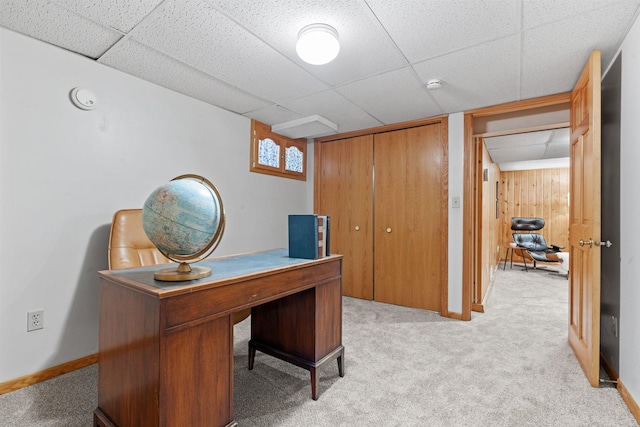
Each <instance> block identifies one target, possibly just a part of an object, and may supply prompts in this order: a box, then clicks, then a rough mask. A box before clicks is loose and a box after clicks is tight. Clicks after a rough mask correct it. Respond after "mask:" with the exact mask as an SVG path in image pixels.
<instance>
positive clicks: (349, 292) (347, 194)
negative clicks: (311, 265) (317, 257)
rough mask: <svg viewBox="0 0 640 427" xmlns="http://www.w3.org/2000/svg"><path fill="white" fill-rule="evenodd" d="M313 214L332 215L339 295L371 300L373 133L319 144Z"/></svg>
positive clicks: (332, 250)
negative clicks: (318, 176) (339, 258)
mask: <svg viewBox="0 0 640 427" xmlns="http://www.w3.org/2000/svg"><path fill="white" fill-rule="evenodd" d="M320 149H321V155H320V159H321V160H320V167H321V179H320V180H319V183H318V185H319V186H318V188H317V190H318V191H319V194H320V198H319V206H318V207H317V209H316V210H317V213H318V214H321V215H330V216H331V235H330V239H331V241H330V244H331V247H330V249H331V253H335V254H341V255H343V260H342V294H343V295H346V296H351V297H356V298H363V299H368V300H371V299H373V189H372V185H373V135H365V136H360V137H356V138H348V139H341V140H337V141H330V142H323V143H322V145H321V148H320Z"/></svg>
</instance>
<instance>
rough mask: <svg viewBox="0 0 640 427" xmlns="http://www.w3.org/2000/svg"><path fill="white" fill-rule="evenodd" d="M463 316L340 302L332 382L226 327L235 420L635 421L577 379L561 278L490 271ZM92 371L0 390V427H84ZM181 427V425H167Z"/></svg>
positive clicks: (242, 329)
mask: <svg viewBox="0 0 640 427" xmlns="http://www.w3.org/2000/svg"><path fill="white" fill-rule="evenodd" d="M496 274H497V276H496V281H495V283H494V286H493V288H492V289H491V293H490V296H489V300H488V303H487V312H486V313H484V314H478V313H475V314H474V316H473V319H472V321H470V322H460V321H454V320H448V319H443V318H441V317H440V316H439V315H437V314H434V313H430V312H425V311H422V310H415V309H409V308H404V307H398V306H391V305H387V304H381V303H375V302H369V301H362V300H358V299H353V298H344V325H343V343H344V345H345V348H346V353H345V359H346V364H345V370H346V375H345V377H344V378H340V377H339V376H338V370H337V365H335V364H331V365H329V366H327V367H326V368H325V369H323V370H322V371H321V372H320V373H319V378H320V384H319V393H320V398H319V400H318V401H313V400H312V399H311V390H310V385H309V374H308V372H307V371H305V370H303V369H300V368H297V367H295V366H291V365H288V364H286V363H284V362H280V361H278V360H275V359H273V358H271V357H269V356H266V355H263V354H261V353H258V354H257V356H256V361H255V368H254V370H253V371H248V370H247V369H246V355H247V341H248V338H249V322H248V321H244V322H242V323H241V324H239V325H236V329H235V335H236V336H235V341H236V346H235V363H236V367H235V399H234V400H235V416H236V420H237V421H238V423H239V425H240V426H292V427H293V426H295V427H300V426H492V427H493V426H637V425H638V424H637V423H636V422H635V420H634V418H633V417H632V415H631V414H630V412H629V410H628V409H627V407H626V406H625V404H624V402H623V401H622V399H621V398H620V396H619V394H618V392H617V391H616V390H615V389H613V388H611V387H605V388H599V389H594V388H592V387H590V386H589V384H588V382H587V380H586V379H585V377H584V375H583V374H582V371H581V370H580V367H579V365H578V363H577V361H576V359H575V357H574V356H573V353H572V351H571V349H570V348H569V345H568V343H567V326H566V322H567V280H566V279H565V278H563V277H560V276H557V275H550V274H548V272H544V271H540V270H538V271H530V272H528V273H526V272H524V271H521V270H520V269H518V268H516V267H515V266H514V269H513V270H510V269H507V271H504V272H503V271H502V270H499V271H498V272H497V273H496ZM95 390H96V369H95V366H94V367H89V368H86V369H84V370H81V371H78V372H75V373H72V374H69V375H66V376H63V377H59V378H56V379H53V380H50V381H47V382H45V383H42V384H38V385H36V386H32V387H29V388H27V389H23V390H19V391H16V392H13V393H9V394H6V395H3V396H0V425H1V426H7V427H9V426H38V427H41V426H65V427H72V426H87V427H88V426H90V425H91V411H92V410H93V408H94V407H95V405H96V400H97V398H96V391H95ZM179 427H182V426H179Z"/></svg>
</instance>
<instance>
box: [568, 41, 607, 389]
mask: <svg viewBox="0 0 640 427" xmlns="http://www.w3.org/2000/svg"><path fill="white" fill-rule="evenodd" d="M600 76H601V72H600V52H599V51H595V52H593V53H592V54H591V57H590V58H589V61H588V62H587V65H586V66H585V68H584V70H583V71H582V74H581V75H580V78H579V79H578V82H577V83H576V86H575V88H574V89H573V92H572V93H571V178H570V181H571V184H570V188H571V192H570V206H569V244H570V255H569V258H570V262H569V268H570V273H569V342H570V344H571V347H572V348H573V351H574V352H575V354H576V357H577V359H578V361H579V362H580V366H582V369H583V370H584V372H585V374H586V376H587V379H588V380H589V383H590V384H591V385H592V386H593V387H597V386H598V384H599V366H600V364H599V353H600V246H599V244H600V213H601V212H600V168H601V166H600V161H601V154H600Z"/></svg>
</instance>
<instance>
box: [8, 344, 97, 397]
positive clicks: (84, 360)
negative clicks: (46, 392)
mask: <svg viewBox="0 0 640 427" xmlns="http://www.w3.org/2000/svg"><path fill="white" fill-rule="evenodd" d="M94 363H98V353H95V354H91V355H89V356H85V357H81V358H80V359H76V360H72V361H70V362H66V363H62V364H60V365H57V366H52V367H50V368H47V369H44V370H42V371H39V372H35V373H33V374H29V375H25V376H22V377H18V378H15V379H13V380H9V381H5V382H3V383H0V394H5V393H9V392H12V391H16V390H19V389H21V388H24V387H27V386H30V385H33V384H37V383H39V382H42V381H46V380H49V379H51V378H55V377H57V376H60V375H63V374H68V373H69V372H73V371H76V370H78V369H82V368H85V367H87V366H89V365H93V364H94Z"/></svg>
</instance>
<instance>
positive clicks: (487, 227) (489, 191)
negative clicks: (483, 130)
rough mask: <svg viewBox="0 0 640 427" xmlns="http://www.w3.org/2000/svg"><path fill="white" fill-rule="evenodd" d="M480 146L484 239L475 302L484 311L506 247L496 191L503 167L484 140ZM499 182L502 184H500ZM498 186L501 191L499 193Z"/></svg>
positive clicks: (480, 246)
mask: <svg viewBox="0 0 640 427" xmlns="http://www.w3.org/2000/svg"><path fill="white" fill-rule="evenodd" d="M480 146H481V147H482V153H478V154H479V155H481V156H482V171H481V172H482V176H481V177H480V182H481V183H482V186H481V196H480V197H481V198H482V202H481V206H482V208H481V210H482V211H481V214H480V215H481V217H480V226H481V235H482V239H481V241H480V245H479V251H480V256H479V259H480V263H479V268H480V277H481V280H480V282H479V286H477V287H476V288H475V290H474V295H472V305H473V307H474V310H477V311H483V309H482V308H480V306H479V305H478V304H481V303H482V301H484V298H485V296H486V295H487V291H488V290H489V286H490V284H491V282H492V281H493V272H494V271H495V270H496V267H497V265H498V263H499V262H500V257H501V254H500V251H501V249H502V246H501V242H500V240H501V236H502V234H501V233H502V230H501V227H500V226H501V222H500V221H499V217H500V214H498V215H496V210H498V211H499V209H500V205H499V203H496V202H497V201H499V198H497V197H496V195H499V194H500V193H499V189H500V186H501V184H500V180H501V175H500V169H499V168H498V165H497V164H495V163H493V162H492V161H491V157H490V156H489V152H488V151H487V148H486V147H485V145H484V144H481V145H480ZM496 184H498V185H497V186H496ZM496 187H497V189H498V193H496ZM502 256H503V255H502Z"/></svg>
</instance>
